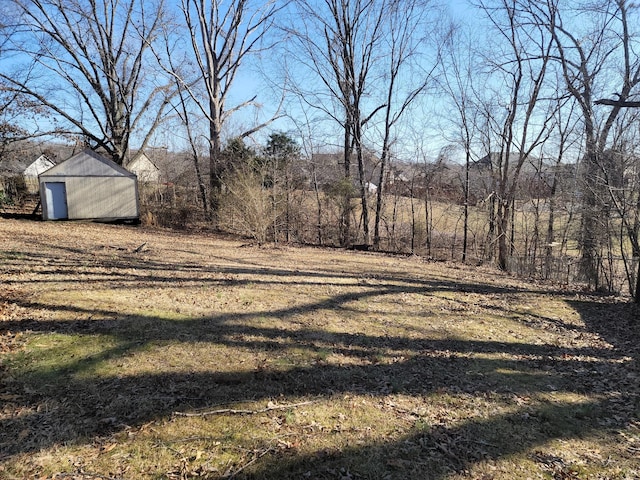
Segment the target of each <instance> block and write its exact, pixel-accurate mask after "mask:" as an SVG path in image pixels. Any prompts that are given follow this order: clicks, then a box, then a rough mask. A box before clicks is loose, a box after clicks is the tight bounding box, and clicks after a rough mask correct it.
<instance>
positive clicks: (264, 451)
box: [222, 447, 275, 478]
mask: <svg viewBox="0 0 640 480" xmlns="http://www.w3.org/2000/svg"><path fill="white" fill-rule="evenodd" d="M269 452H275V450H274V449H273V447H269V448H265V449H264V450H263V451H261V452H260V453H259V454H258V455H256V456H255V457H253V458H252V459H251V460H250V461H249V462H248V463H245V464H244V465H242V466H241V467H240V468H238V469H237V470H236V471H235V472H230V473H227V474H226V475H224V476H223V477H222V478H233V477H235V476H236V475H238V474H239V473H240V472H242V471H243V470H244V469H245V468H247V467H249V466H251V465H253V464H254V463H255V462H257V461H258V460H260V459H261V458H262V457H264V456H265V455H266V454H267V453H269Z"/></svg>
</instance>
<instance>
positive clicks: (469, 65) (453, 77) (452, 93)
mask: <svg viewBox="0 0 640 480" xmlns="http://www.w3.org/2000/svg"><path fill="white" fill-rule="evenodd" d="M474 58H475V54H474V53H473V48H472V40H471V39H470V38H468V37H467V38H465V37H464V36H463V35H462V34H460V32H459V31H456V32H453V34H452V35H450V36H449V37H448V38H447V42H446V44H445V48H444V49H443V54H442V60H441V67H442V75H440V76H439V85H440V88H441V89H442V90H443V91H444V93H445V95H446V96H447V97H448V99H449V100H450V101H451V104H452V105H453V107H454V111H455V116H452V115H450V114H449V115H447V116H446V118H445V121H446V122H447V123H449V122H451V123H453V124H454V129H455V130H456V133H455V134H454V135H455V136H454V138H452V139H451V140H452V141H453V142H455V143H456V144H458V145H460V146H461V147H462V150H463V151H464V174H463V175H464V178H463V180H462V184H463V195H464V200H463V202H464V205H463V233H462V261H463V262H465V261H466V260H467V249H468V242H469V201H470V184H469V173H470V169H471V165H472V161H473V153H474V152H473V142H474V141H475V137H476V135H477V130H478V114H479V111H478V107H477V105H475V103H476V98H477V96H478V94H477V92H476V91H475V88H476V87H479V85H475V82H474V79H476V78H477V76H478V75H477V71H478V68H477V65H475V62H474ZM448 113H449V112H448Z"/></svg>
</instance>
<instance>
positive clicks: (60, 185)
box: [44, 182, 69, 220]
mask: <svg viewBox="0 0 640 480" xmlns="http://www.w3.org/2000/svg"><path fill="white" fill-rule="evenodd" d="M44 195H45V201H46V203H47V218H48V219H49V220H59V219H62V218H68V217H69V214H68V211H67V187H66V185H65V184H64V182H45V184H44Z"/></svg>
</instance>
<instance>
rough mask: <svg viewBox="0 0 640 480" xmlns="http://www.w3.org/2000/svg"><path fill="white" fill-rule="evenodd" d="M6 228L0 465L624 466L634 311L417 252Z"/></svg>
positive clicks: (8, 470)
mask: <svg viewBox="0 0 640 480" xmlns="http://www.w3.org/2000/svg"><path fill="white" fill-rule="evenodd" d="M1 222H2V223H0V237H1V240H2V243H1V244H0V245H1V247H0V275H1V277H0V278H2V284H1V286H0V295H1V297H0V335H1V337H0V338H1V341H0V350H1V351H2V352H3V353H2V355H1V356H0V360H1V361H2V364H1V365H0V389H1V390H0V402H1V405H2V410H1V414H0V415H1V416H0V462H1V463H0V478H7V479H13V478H78V479H89V478H100V479H110V478H111V479H115V478H122V479H125V478H126V479H139V478H142V479H144V478H149V479H151V478H169V479H173V478H176V479H180V478H272V479H278V478H303V479H304V478H321V479H325V478H332V479H333V478H337V479H356V478H358V479H359V478H368V479H387V478H388V479H394V478H397V479H405V478H433V479H463V478H473V479H478V478H482V479H513V478H558V479H572V478H580V479H595V478H619V479H625V478H629V479H630V478H638V476H640V459H639V454H640V422H639V420H638V414H639V413H640V404H639V397H638V393H639V386H638V379H639V377H638V364H637V361H638V346H637V333H638V327H637V317H638V309H637V307H636V306H634V305H630V304H626V303H622V302H617V301H615V300H612V299H603V298H595V297H589V296H585V295H581V294H579V293H576V292H568V291H562V292H559V291H553V290H552V289H551V288H550V287H548V286H542V285H531V284H525V283H522V282H520V281H518V280H516V279H513V278H510V277H508V276H504V275H502V274H498V273H496V272H495V271H491V270H488V269H487V270H481V269H471V268H466V267H460V266H456V265H453V264H445V263H425V262H424V261H422V260H421V259H420V258H418V257H393V256H384V255H378V254H366V253H354V252H346V251H341V250H322V249H311V248H291V247H279V248H258V247H253V246H243V245H242V244H241V243H240V242H237V241H230V240H225V239H221V238H217V237H215V236H209V235H206V234H199V235H195V234H193V235H190V234H178V233H172V232H168V231H153V230H146V229H142V228H135V227H122V226H110V225H96V224H83V223H41V222H26V221H15V220H9V221H7V220H4V221H1ZM143 244H144V245H143Z"/></svg>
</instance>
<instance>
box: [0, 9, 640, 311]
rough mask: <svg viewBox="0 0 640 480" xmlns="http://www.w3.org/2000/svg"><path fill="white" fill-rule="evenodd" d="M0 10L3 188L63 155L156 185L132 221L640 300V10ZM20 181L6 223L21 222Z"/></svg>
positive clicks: (8, 193) (4, 196)
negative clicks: (152, 166) (137, 170)
mask: <svg viewBox="0 0 640 480" xmlns="http://www.w3.org/2000/svg"><path fill="white" fill-rule="evenodd" d="M0 8H1V9H2V12H1V13H2V18H3V20H2V23H0V66H1V68H0V170H1V171H2V172H3V175H4V176H5V177H7V176H8V174H7V173H6V172H8V171H9V170H10V169H9V167H8V166H9V165H10V164H11V163H12V162H16V160H24V159H25V158H27V157H28V158H31V157H32V160H35V159H36V158H37V157H38V156H39V155H40V154H41V153H43V152H45V151H46V152H54V151H55V150H56V149H61V148H62V150H64V148H66V149H67V150H69V151H73V150H74V148H75V149H76V151H77V150H78V149H79V148H81V147H86V146H89V147H91V148H93V149H96V150H97V151H99V152H101V153H103V154H105V155H106V156H108V157H109V158H111V159H112V160H114V161H115V162H116V163H117V164H119V165H124V166H127V164H129V163H130V162H131V160H132V158H133V157H134V156H135V155H136V154H138V153H139V152H145V153H146V154H148V156H149V158H150V159H151V160H152V161H153V162H154V163H156V165H158V168H159V169H160V171H161V172H162V174H163V178H162V180H160V181H158V182H151V183H147V184H146V185H144V188H141V192H142V194H143V199H142V204H143V209H144V212H143V221H148V222H151V223H159V224H166V225H172V226H181V227H184V228H188V227H189V226H190V225H194V224H195V223H197V222H200V223H201V224H202V222H204V223H206V224H207V225H208V226H209V227H211V228H215V229H219V230H224V231H230V232H233V233H239V234H242V235H246V236H249V237H252V238H253V239H254V240H255V241H256V242H259V243H263V242H300V243H312V244H320V245H335V246H342V247H353V248H360V249H371V250H383V251H393V252H402V253H415V254H420V255H425V256H430V257H433V258H439V259H454V260H461V261H464V262H477V263H493V264H495V265H497V266H498V267H499V268H500V269H502V270H506V271H512V272H515V273H519V274H525V275H529V276H535V277H541V278H547V279H552V280H554V281H558V282H575V281H580V282H584V283H585V284H587V285H588V286H589V287H591V288H593V289H595V290H600V291H607V292H615V293H620V292H624V293H629V294H631V295H632V296H633V297H634V298H635V300H636V301H639V300H640V282H638V278H639V277H640V262H639V258H640V155H639V151H638V150H639V148H640V121H639V115H640V111H639V110H638V108H637V107H638V102H639V101H638V98H639V95H640V56H639V54H638V52H640V45H639V44H638V41H639V38H638V34H640V30H639V29H640V7H639V6H638V5H636V4H635V3H633V2H629V1H626V0H588V1H586V0H584V1H581V0H572V1H562V2H560V1H559V0H544V1H533V0H480V1H478V2H473V5H468V6H466V7H465V8H464V9H462V10H460V11H458V10H455V11H454V10H452V9H449V10H447V8H446V5H440V4H438V3H437V2H435V1H431V0H371V1H366V2H365V1H360V0H356V1H353V0H318V1H312V0H291V1H285V2H281V1H279V0H272V1H269V2H253V1H251V0H232V1H229V2H222V1H217V0H216V1H213V2H205V1H204V0H182V2H181V3H180V4H179V5H164V4H162V3H155V2H150V1H146V0H126V1H124V2H117V3H113V2H107V1H103V0H98V1H97V2H88V1H85V0H44V1H36V0H7V1H6V2H3V3H2V4H1V7H0ZM460 12H462V14H461V13H460ZM463 14H466V15H467V17H466V18H465V17H463ZM471 19H473V20H471ZM62 150H60V151H62ZM52 155H53V156H55V153H53V154H52ZM65 158H66V157H64V158H58V160H64V159H65ZM10 183H11V182H9V181H5V182H4V183H3V185H5V186H4V190H3V191H2V192H0V203H5V204H7V203H10V202H16V201H17V197H18V196H19V195H18V193H19V192H18V191H19V188H15V186H14V187H11V188H10Z"/></svg>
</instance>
